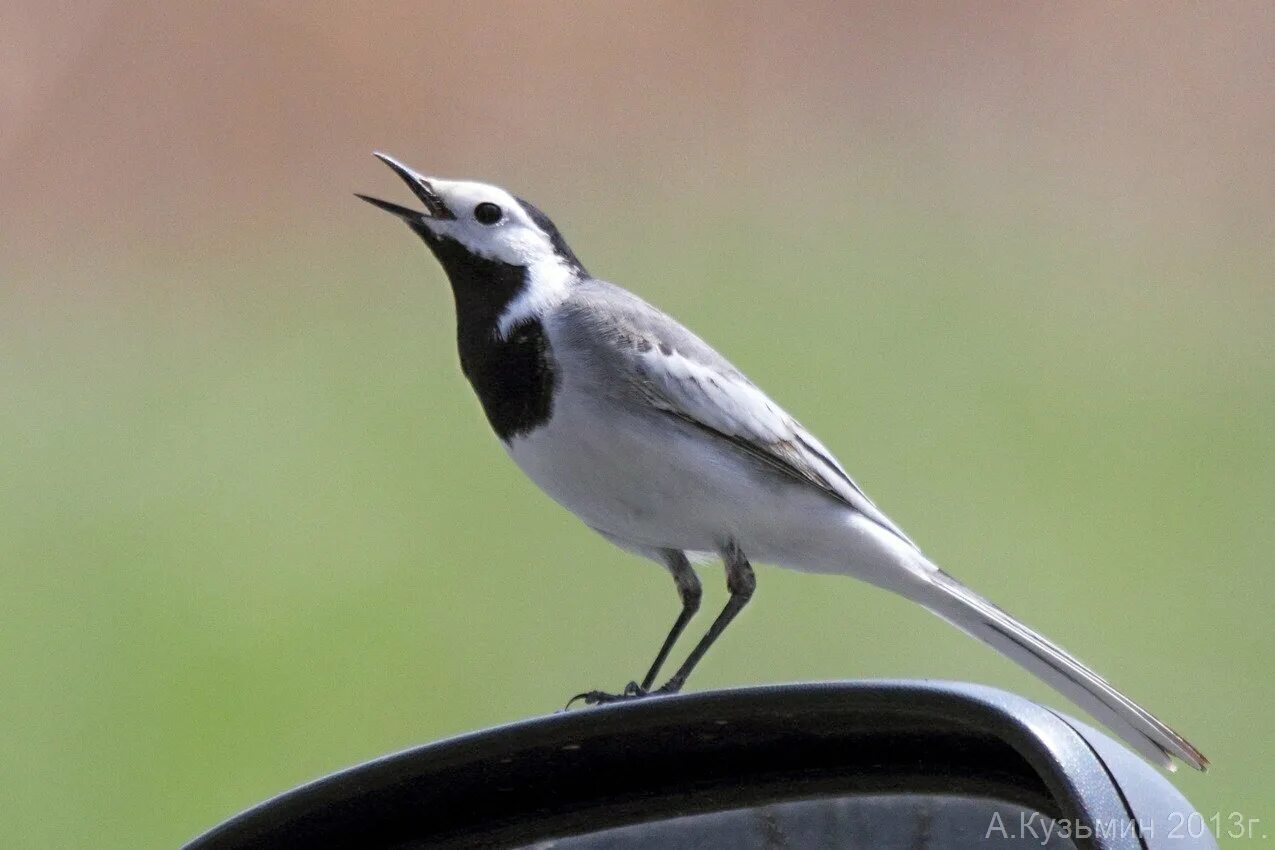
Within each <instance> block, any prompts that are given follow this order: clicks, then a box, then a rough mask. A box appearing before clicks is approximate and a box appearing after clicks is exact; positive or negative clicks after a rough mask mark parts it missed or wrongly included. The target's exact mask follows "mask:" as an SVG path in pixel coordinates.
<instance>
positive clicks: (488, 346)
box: [412, 226, 558, 443]
mask: <svg viewBox="0 0 1275 850" xmlns="http://www.w3.org/2000/svg"><path fill="white" fill-rule="evenodd" d="M412 229H413V230H415V231H416V232H417V234H418V235H419V236H420V237H421V238H422V239H424V240H425V244H427V245H429V247H430V250H431V251H433V252H434V256H435V257H437V258H438V262H439V263H440V264H441V265H442V267H443V270H444V271H445V272H447V278H448V280H449V281H451V285H452V296H453V297H454V298H455V299H456V343H457V347H458V348H459V350H460V368H461V371H462V372H464V373H465V377H466V378H468V379H469V383H470V385H471V386H473V388H474V392H475V393H476V394H477V396H478V401H479V402H480V403H481V404H482V406H483V412H484V413H486V414H487V421H488V422H490V423H491V427H492V430H494V431H495V432H496V436H498V437H500V439H501V440H503V441H504V442H506V443H508V442H509V441H511V440H512V439H513V438H514V437H519V436H522V435H525V434H529V433H531V432H532V431H534V430H536V429H537V428H539V427H540V426H541V425H544V424H545V423H546V422H548V421H549V416H550V414H551V413H552V412H553V394H554V388H555V387H556V386H557V383H558V375H557V370H556V368H555V365H554V361H553V352H552V351H551V350H550V346H549V338H548V336H547V335H546V334H545V330H544V326H543V325H542V324H541V323H540V322H539V321H538V320H530V321H527V322H522V323H520V324H519V325H518V326H517V327H515V328H513V329H512V330H511V331H510V333H509V336H508V338H506V339H501V338H500V337H499V336H497V333H496V328H497V323H498V321H499V318H500V314H501V313H503V312H504V310H505V308H506V307H508V306H509V303H510V302H511V301H513V300H514V299H515V298H517V297H518V295H519V294H520V293H521V292H522V291H523V288H524V287H525V286H526V282H527V281H526V275H527V270H526V269H525V268H523V267H522V266H513V265H509V264H508V263H502V262H499V261H497V260H489V259H487V258H485V257H478V256H475V255H474V254H472V253H470V252H469V251H468V250H466V249H465V248H464V247H462V246H461V245H460V243H458V242H456V241H455V240H452V239H447V238H440V237H438V236H435V235H434V234H433V233H431V232H429V231H428V230H427V229H426V228H425V227H423V226H420V227H413V228H412Z"/></svg>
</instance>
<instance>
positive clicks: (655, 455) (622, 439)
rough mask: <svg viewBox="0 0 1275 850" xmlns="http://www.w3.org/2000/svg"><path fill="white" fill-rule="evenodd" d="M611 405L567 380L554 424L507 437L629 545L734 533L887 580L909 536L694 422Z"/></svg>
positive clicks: (807, 566)
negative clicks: (644, 415)
mask: <svg viewBox="0 0 1275 850" xmlns="http://www.w3.org/2000/svg"><path fill="white" fill-rule="evenodd" d="M611 404H612V402H610V401H608V400H598V399H596V398H595V397H592V396H586V395H585V394H584V393H582V392H580V391H573V390H571V389H568V388H564V389H563V390H562V396H561V397H560V398H559V399H558V401H557V403H556V404H555V408H554V415H553V417H552V419H551V420H550V422H549V424H547V425H545V426H544V427H542V428H539V429H537V430H536V431H533V432H532V433H531V434H528V435H526V436H525V437H520V438H517V439H515V440H514V441H513V443H512V445H510V446H509V447H508V449H509V454H510V456H511V457H512V458H513V460H514V462H516V463H517V464H518V466H519V467H520V468H521V469H522V470H523V471H524V472H525V473H526V474H527V475H528V476H529V477H530V478H531V479H532V480H533V481H535V482H536V484H537V485H539V486H540V488H541V489H543V490H544V491H545V492H546V493H548V494H549V495H550V496H551V497H552V498H553V499H554V500H555V501H557V502H558V503H559V504H561V505H562V506H564V507H565V508H567V509H568V510H570V511H571V512H572V513H574V514H575V515H576V516H578V517H580V519H582V520H583V521H584V522H585V523H587V524H588V525H590V526H592V527H593V528H595V529H597V530H598V531H601V532H604V533H605V534H607V535H608V536H610V537H613V538H616V539H617V540H618V541H624V542H626V543H628V544H629V545H631V546H633V547H635V548H642V547H644V548H648V549H654V548H669V549H681V550H684V551H691V552H716V551H719V550H720V548H721V547H722V546H723V545H724V544H725V543H726V542H727V541H732V540H733V541H735V542H736V543H738V544H739V545H740V547H741V548H742V549H743V551H744V553H745V554H746V555H747V556H748V557H750V558H751V559H753V560H755V561H761V562H768V563H774V564H780V565H783V566H788V567H793V568H796V569H803V570H810V571H817V572H835V573H847V572H850V573H853V574H857V575H858V576H859V577H860V578H863V579H865V580H867V581H870V582H873V583H882V580H883V579H884V580H885V583H886V584H889V583H890V582H889V574H892V573H893V572H894V570H895V567H896V565H897V563H898V562H897V561H896V558H897V557H899V556H902V555H905V554H906V553H905V552H904V550H906V549H907V547H906V544H902V543H901V541H898V540H897V538H894V537H893V535H891V534H889V533H888V532H885V531H884V530H883V529H881V527H880V526H878V525H876V524H875V523H873V522H872V521H870V520H867V519H866V518H865V517H863V516H862V515H861V514H859V513H857V512H856V511H853V510H851V509H849V508H848V507H846V506H845V505H844V504H842V503H840V502H838V501H836V500H835V499H833V498H831V497H829V496H827V495H825V494H823V493H822V492H821V491H818V490H816V489H815V488H813V487H810V486H808V485H805V484H802V483H798V482H794V481H790V480H789V479H787V478H786V477H783V476H781V475H779V474H777V473H773V472H770V471H769V470H767V469H766V468H764V467H760V466H758V465H757V464H755V462H753V461H752V460H750V459H749V458H747V456H746V455H744V454H743V453H742V452H739V451H737V450H736V449H734V448H732V447H730V446H729V445H728V444H724V443H723V444H720V445H715V444H714V443H713V442H712V439H711V437H709V436H708V435H705V434H703V433H701V432H699V431H696V430H692V429H691V428H690V427H689V426H681V425H680V424H679V423H676V422H675V421H673V420H671V421H669V422H667V423H660V424H658V425H655V426H653V425H652V423H651V422H650V421H649V420H646V419H644V418H642V417H641V416H637V415H632V416H626V415H623V414H622V413H619V412H618V411H617V409H616V408H614V407H610V406H609V405H611ZM656 422H657V423H659V420H658V419H657V420H656ZM883 540H884V541H885V545H886V546H888V547H889V548H890V549H894V548H896V547H895V545H894V544H895V543H898V544H899V545H898V548H899V551H898V552H892V553H890V554H887V553H886V552H883V551H882V546H883ZM883 555H884V556H885V557H884V558H883ZM852 565H853V566H852Z"/></svg>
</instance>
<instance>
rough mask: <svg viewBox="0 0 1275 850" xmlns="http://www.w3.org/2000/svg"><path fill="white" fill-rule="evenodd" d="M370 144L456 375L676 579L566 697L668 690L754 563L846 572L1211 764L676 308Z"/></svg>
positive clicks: (476, 192) (509, 198)
mask: <svg viewBox="0 0 1275 850" xmlns="http://www.w3.org/2000/svg"><path fill="white" fill-rule="evenodd" d="M374 155H375V156H376V157H377V158H378V159H380V160H381V161H382V162H384V163H385V164H386V165H387V166H389V168H390V169H392V170H393V171H394V173H395V174H397V175H398V177H399V178H401V179H402V181H403V182H404V183H405V184H406V185H407V187H408V189H409V190H410V191H411V192H412V194H413V195H415V197H416V198H417V199H418V200H419V201H420V203H421V205H422V209H412V208H409V207H405V206H401V205H399V204H396V203H392V202H390V201H385V200H381V199H379V198H375V197H370V196H368V195H362V194H358V193H356V195H357V197H359V198H361V199H362V200H364V201H367V202H368V203H370V204H372V205H373V206H375V207H377V208H379V209H381V210H383V211H385V212H388V213H390V214H392V215H394V216H395V217H397V218H398V219H400V220H402V221H403V222H405V223H406V224H407V226H408V227H409V228H410V229H411V230H412V232H413V233H415V234H416V235H417V236H418V237H419V238H420V239H421V240H423V241H424V242H425V245H426V246H427V247H428V248H429V250H430V251H431V252H432V253H433V255H434V257H435V258H436V259H437V261H438V263H439V264H440V265H441V266H442V269H443V272H444V273H445V274H446V276H447V278H448V280H449V282H450V284H451V291H452V296H453V298H454V301H455V309H456V335H457V347H458V350H459V355H460V366H461V371H462V372H463V374H464V376H465V378H466V379H468V381H469V383H470V384H471V386H472V388H473V390H474V392H475V394H476V395H477V397H478V401H479V403H480V405H481V407H482V409H483V412H484V413H485V415H486V418H487V421H488V422H489V423H490V425H491V428H492V430H494V431H495V434H496V436H497V437H498V438H499V440H500V442H501V444H502V445H503V447H504V449H505V451H506V452H507V453H508V455H509V456H510V457H511V458H512V459H513V461H514V463H515V464H516V465H517V466H518V467H519V468H520V469H521V470H522V471H523V472H524V473H525V474H526V475H527V476H528V477H530V478H531V480H532V481H533V482H534V483H535V484H536V485H537V486H539V487H540V489H542V490H543V491H544V492H545V493H546V494H548V495H549V496H550V497H551V498H552V499H553V500H554V501H556V502H557V503H558V504H560V505H561V506H563V507H565V508H566V509H567V510H568V511H570V512H571V513H573V514H574V515H575V516H576V517H578V518H579V519H580V520H582V521H583V522H584V523H585V524H586V525H587V526H589V527H590V528H592V529H593V530H594V531H596V532H597V533H598V534H600V535H602V536H603V537H604V538H606V539H607V540H609V541H610V542H611V543H613V544H615V545H616V546H618V547H620V548H621V549H624V550H626V551H628V552H631V553H634V554H637V555H639V556H642V557H644V558H648V559H650V560H652V561H655V562H656V563H658V564H660V565H662V566H663V567H664V568H665V569H666V570H667V571H668V573H669V574H670V575H671V577H672V579H673V583H674V586H675V587H676V589H677V593H678V596H679V598H680V602H681V608H680V610H679V611H678V613H677V616H676V618H675V620H674V622H673V625H672V627H671V628H670V630H669V632H668V634H667V636H666V637H665V638H664V640H663V642H662V643H661V645H660V647H659V650H658V651H657V653H656V656H655V659H654V661H653V662H652V664H651V666H650V668H649V669H648V670H647V672H646V674H645V675H644V676H643V677H642V679H641V680H640V681H637V680H635V681H632V682H629V683H628V684H627V685H626V686H625V687H624V688H623V689H621V690H620V691H618V692H607V691H601V690H593V691H587V692H585V693H583V694H579V695H578V696H577V697H576V699H580V700H583V701H584V702H585V703H586V704H591V705H596V704H602V703H609V702H615V701H619V700H627V699H637V698H642V697H647V696H653V695H660V694H673V693H677V692H678V691H680V690H681V688H682V687H683V685H684V684H685V683H686V680H687V678H688V677H689V676H690V674H691V671H692V670H693V669H694V668H695V666H696V665H697V664H698V663H699V661H700V660H701V659H702V658H703V657H704V655H705V653H706V652H707V651H708V649H709V647H710V646H712V645H713V643H714V642H715V641H716V640H717V638H718V637H719V636H720V635H721V634H722V632H723V631H724V630H725V629H726V627H727V626H728V625H729V624H730V623H731V621H732V620H734V619H735V617H736V615H738V614H739V612H740V610H741V609H743V608H744V606H745V605H746V604H747V603H748V601H749V600H750V598H751V597H752V596H753V592H754V589H755V587H756V579H755V574H754V570H753V567H752V564H753V562H754V561H756V562H758V563H767V564H773V565H777V566H780V567H787V568H791V569H796V570H800V571H805V572H811V573H821V574H837V575H846V576H851V577H854V578H857V579H860V580H862V581H865V582H867V583H869V584H872V585H875V586H877V587H880V588H884V589H885V590H888V591H891V592H894V593H896V594H899V595H901V596H903V597H905V598H906V599H909V600H911V601H913V602H915V603H919V604H920V605H921V606H923V607H924V608H926V609H928V610H929V611H931V612H932V613H934V614H937V615H938V616H939V617H940V618H942V619H944V620H946V621H947V622H948V623H950V624H951V625H953V626H955V627H956V628H958V629H960V630H961V631H963V632H966V633H967V634H969V635H971V636H973V637H974V638H976V639H978V640H980V641H982V642H983V643H985V644H987V645H989V646H991V647H992V648H993V649H995V650H997V651H998V652H1000V653H1001V654H1002V655H1004V656H1006V657H1008V658H1009V659H1010V660H1012V661H1014V662H1016V663H1017V664H1019V665H1020V666H1022V667H1023V668H1025V669H1026V670H1027V671H1029V672H1030V673H1032V674H1034V675H1036V676H1037V677H1039V678H1040V679H1042V680H1043V681H1044V682H1046V683H1047V684H1049V685H1051V686H1052V687H1053V688H1055V689H1056V690H1057V691H1058V692H1059V693H1061V694H1062V695H1063V696H1065V697H1067V698H1069V699H1070V700H1071V701H1072V702H1074V703H1075V704H1077V705H1078V706H1080V707H1081V708H1083V709H1085V710H1086V711H1088V712H1089V713H1090V714H1091V715H1092V716H1093V717H1095V718H1096V719H1098V720H1099V721H1101V722H1102V723H1104V724H1106V725H1107V726H1108V727H1109V728H1110V729H1111V730H1112V731H1114V732H1115V733H1117V734H1118V735H1119V736H1120V737H1121V738H1123V739H1124V740H1125V741H1126V742H1127V743H1128V744H1129V745H1130V746H1131V747H1132V748H1133V749H1134V750H1136V751H1137V752H1138V753H1139V754H1141V755H1142V756H1143V757H1144V758H1146V759H1147V760H1149V761H1150V762H1152V763H1154V764H1157V765H1159V766H1161V767H1163V768H1165V769H1169V770H1174V769H1176V763H1175V761H1174V759H1178V760H1181V761H1182V762H1184V763H1186V764H1188V765H1190V766H1191V767H1193V768H1196V769H1197V770H1201V771H1203V770H1205V769H1206V768H1207V766H1208V760H1207V759H1206V758H1205V756H1204V754H1203V753H1201V752H1200V751H1199V750H1198V749H1197V748H1196V747H1195V746H1193V745H1192V744H1191V743H1190V742H1188V741H1187V740H1186V739H1185V738H1184V737H1182V736H1181V735H1179V734H1178V733H1177V732H1175V731H1174V730H1173V729H1171V728H1170V727H1169V726H1167V725H1166V724H1165V723H1163V722H1162V721H1160V720H1159V719H1157V718H1156V717H1155V716H1154V715H1152V714H1151V713H1150V712H1148V711H1147V710H1146V709H1144V708H1142V707H1141V706H1139V705H1138V704H1137V703H1135V702H1133V700H1131V699H1130V698H1128V697H1127V696H1125V695H1124V694H1122V693H1121V692H1120V691H1118V690H1116V688H1114V687H1113V686H1112V685H1111V684H1109V683H1108V682H1107V681H1106V680H1105V679H1103V678H1102V677H1101V676H1099V675H1098V674H1097V673H1095V672H1094V671H1093V670H1091V669H1090V668H1089V667H1087V666H1085V665H1084V664H1083V663H1081V662H1080V661H1079V660H1077V659H1076V658H1075V657H1073V656H1072V655H1071V654H1070V653H1068V652H1067V651H1065V650H1064V649H1063V648H1062V647H1060V646H1058V645H1057V644H1056V643H1053V642H1052V641H1050V640H1048V639H1047V638H1045V637H1044V636H1042V635H1040V634H1038V633H1037V632H1036V631H1034V630H1032V629H1031V628H1029V627H1028V626H1026V625H1024V624H1023V623H1021V622H1019V621H1018V620H1017V619H1015V618H1014V617H1012V616H1010V615H1009V614H1008V613H1006V612H1005V611H1003V610H1002V609H1001V608H999V607H997V606H996V605H994V604H992V603H991V602H989V601H987V600H986V599H984V598H983V597H982V596H980V595H978V594H977V593H975V592H974V591H972V590H970V589H969V588H967V587H966V586H965V585H964V584H962V583H961V582H959V581H958V580H957V579H956V578H954V577H953V576H952V575H950V574H949V573H947V572H945V571H943V570H942V569H940V568H939V567H938V566H937V565H936V564H934V563H933V562H932V561H931V560H930V559H929V558H927V557H926V555H925V554H923V553H922V551H921V549H920V547H918V546H917V544H915V543H914V542H913V541H912V540H911V539H910V538H909V537H908V536H907V535H906V534H905V533H904V532H903V530H902V529H901V528H900V527H899V526H898V525H896V524H895V523H894V521H892V520H891V519H890V518H889V517H888V516H886V515H885V513H884V512H882V511H881V509H880V508H878V507H877V505H876V504H875V503H874V502H873V501H872V500H871V499H870V498H868V496H867V494H866V493H865V492H864V491H863V489H862V488H861V487H859V485H858V484H856V483H855V481H854V479H852V478H851V477H850V475H849V474H848V473H847V472H846V470H845V469H844V467H842V465H841V464H840V463H839V462H838V461H837V459H836V458H835V457H834V456H833V454H832V452H831V451H829V449H828V448H827V447H826V446H825V445H824V444H823V443H821V442H820V441H819V440H818V439H817V438H816V437H815V436H814V435H813V434H812V433H811V432H810V431H809V430H807V429H806V428H804V427H803V426H802V425H801V424H800V423H799V422H798V421H797V420H796V419H795V418H793V417H792V416H791V415H790V414H788V413H787V412H786V411H785V410H784V409H783V408H781V407H780V406H779V405H778V404H777V403H776V402H774V401H773V400H772V399H771V398H770V397H769V396H768V395H767V394H766V393H764V392H763V391H762V390H761V389H760V388H759V387H758V386H757V385H756V384H754V383H753V382H752V381H751V380H749V379H748V377H747V376H745V375H744V374H743V372H741V371H740V370H739V369H737V368H736V367H735V366H733V365H732V364H731V363H730V362H729V361H728V360H727V359H726V358H725V357H723V356H722V355H721V354H719V353H718V352H717V351H716V350H714V349H713V348H712V347H710V346H709V345H708V343H706V342H704V341H703V340H702V339H701V338H700V337H698V336H696V335H695V334H694V333H692V332H691V331H690V330H688V329H687V328H686V327H684V326H683V325H681V324H679V323H678V322H677V321H676V320H675V319H673V318H672V317H670V316H668V315H666V314H665V313H664V312H662V311H660V310H659V309H657V308H656V307H654V306H652V305H650V304H648V303H647V302H646V301H644V300H642V299H641V298H639V297H638V296H637V295H634V294H633V293H631V292H629V291H627V290H625V289H622V288H620V287H619V286H616V285H614V284H611V283H607V282H605V281H603V280H600V279H598V278H595V277H593V276H592V275H590V274H589V272H588V271H586V269H585V267H584V265H583V264H582V263H581V261H580V260H579V258H578V257H577V256H576V254H575V253H574V252H573V251H572V249H571V248H570V247H569V246H568V245H567V242H566V240H565V239H564V238H563V236H562V234H561V233H560V231H559V230H558V228H557V227H556V226H555V225H554V224H553V222H552V221H551V220H550V219H549V218H548V216H546V215H545V214H544V213H543V212H541V211H540V210H539V209H538V208H537V207H536V206H534V205H533V204H531V203H529V202H528V201H525V200H522V199H521V198H519V197H516V196H515V195H513V194H510V193H509V192H508V191H506V190H504V189H501V188H499V187H497V186H493V185H489V184H486V183H481V182H473V181H467V180H446V179H441V178H436V177H429V176H426V175H424V174H421V173H419V172H417V171H415V170H413V169H411V168H409V167H407V166H406V165H404V164H403V163H401V162H399V161H398V160H396V159H394V158H393V157H391V156H389V155H387V154H384V153H380V152H377V153H375V154H374ZM712 558H720V559H721V561H722V563H723V565H724V568H725V574H726V587H727V589H728V591H729V594H730V595H729V599H728V601H727V602H726V603H725V606H724V607H723V608H722V610H721V612H720V613H719V614H718V615H717V617H716V619H715V620H714V621H713V622H712V624H711V625H710V626H709V628H708V630H707V631H706V632H705V634H704V635H703V637H702V638H701V639H700V640H699V641H698V642H697V643H696V644H695V646H694V648H693V649H692V650H691V651H690V653H689V654H688V655H687V656H686V659H685V661H684V662H683V663H682V664H681V666H680V667H679V668H678V669H677V670H676V672H674V673H673V674H672V675H671V676H670V677H669V678H668V679H667V681H665V682H664V684H662V685H660V686H658V687H657V686H656V681H657V679H658V676H659V673H660V671H661V670H662V669H663V667H664V663H665V661H666V660H667V658H668V655H669V653H670V652H671V651H672V649H673V647H674V645H675V644H676V643H677V641H678V639H679V638H680V637H681V636H682V633H683V632H684V630H685V629H686V627H687V625H688V624H689V622H690V621H691V619H692V617H694V615H695V614H696V613H697V611H698V610H699V607H700V600H701V584H700V580H699V578H698V576H697V574H696V571H695V568H694V567H693V566H692V561H693V560H694V561H697V562H698V561H700V560H704V559H712ZM573 701H574V700H573Z"/></svg>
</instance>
